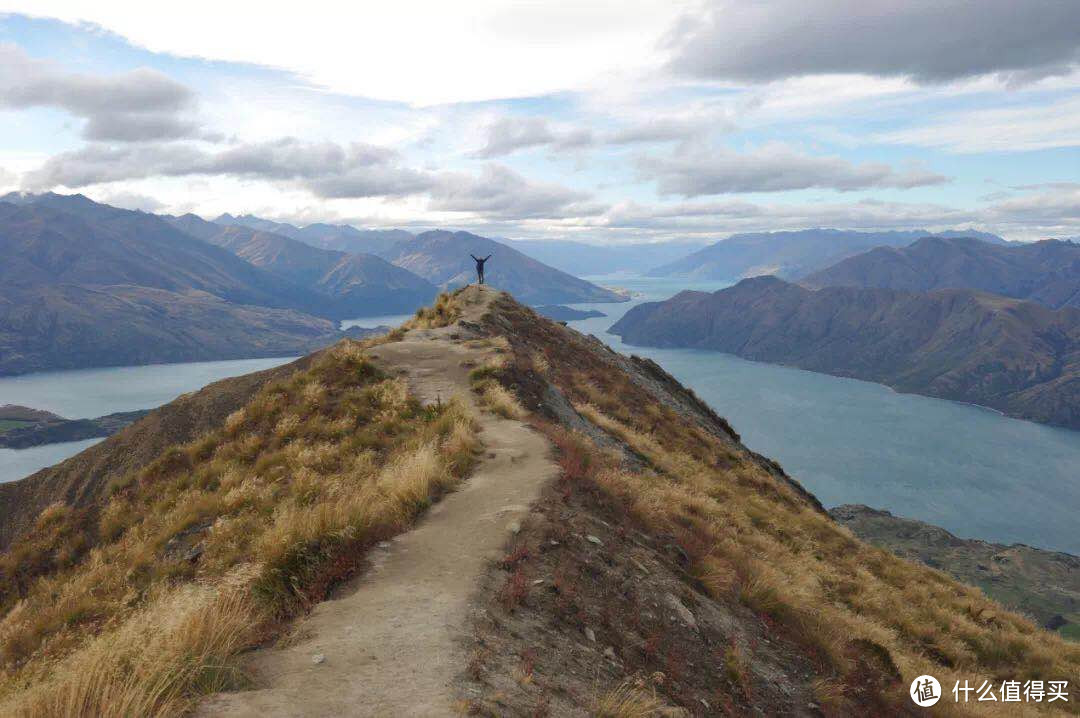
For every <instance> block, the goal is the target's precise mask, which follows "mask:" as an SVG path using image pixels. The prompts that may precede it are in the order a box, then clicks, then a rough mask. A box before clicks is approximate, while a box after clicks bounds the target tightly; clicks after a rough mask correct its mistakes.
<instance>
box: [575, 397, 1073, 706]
mask: <svg viewBox="0 0 1080 718" xmlns="http://www.w3.org/2000/svg"><path fill="white" fill-rule="evenodd" d="M577 408H578V410H579V412H580V413H581V414H582V415H583V416H586V417H588V418H589V419H590V420H592V421H594V422H596V423H597V424H598V425H600V426H602V427H604V428H605V429H607V430H609V431H611V432H612V433H613V434H615V435H616V436H618V437H620V438H621V439H622V440H623V441H625V442H626V443H627V444H628V445H629V446H630V447H631V448H632V449H633V450H634V451H635V452H636V453H638V454H639V455H641V456H643V457H645V458H646V459H647V460H648V462H649V464H650V467H651V468H650V469H649V470H646V471H643V472H638V473H634V472H629V471H626V470H624V469H622V468H620V467H618V466H617V465H614V464H613V463H610V462H609V463H607V465H606V466H603V467H602V468H598V469H597V470H596V471H595V473H593V474H592V477H591V478H592V480H594V481H595V482H596V483H598V484H599V485H600V486H602V487H603V488H604V489H605V490H606V491H607V492H608V493H610V494H611V495H613V496H616V497H619V499H620V500H621V501H622V502H623V503H624V505H626V506H627V508H628V509H629V510H630V511H632V512H633V513H634V514H635V515H637V516H638V517H639V518H640V519H641V520H642V521H644V522H645V523H646V524H647V525H649V526H650V527H651V528H652V529H654V530H655V531H658V532H664V533H669V534H671V535H674V536H675V537H676V538H677V540H678V541H679V543H680V545H681V547H682V548H683V550H684V552H685V553H686V555H687V556H688V557H689V559H690V562H691V570H692V572H693V573H694V574H695V575H697V576H699V577H701V578H702V585H703V586H704V587H705V588H706V590H708V591H709V592H710V593H711V594H712V595H714V596H715V597H716V598H717V599H719V600H738V601H740V602H742V603H743V604H745V605H746V606H748V607H750V608H751V609H753V610H754V611H755V612H757V613H759V614H760V615H762V616H764V617H767V619H768V620H769V621H770V622H771V623H772V624H773V625H775V626H777V627H778V628H779V629H780V630H782V631H783V632H784V633H785V634H786V635H787V636H788V637H789V638H791V639H792V640H794V641H795V642H796V643H798V644H799V645H801V646H803V647H804V649H805V650H806V651H807V653H808V654H809V655H810V656H811V657H813V658H814V659H815V661H816V662H817V663H818V665H819V667H820V670H821V672H822V674H823V675H824V676H825V677H826V678H824V679H823V682H822V683H821V691H820V692H821V693H822V700H823V701H825V700H826V699H827V700H828V702H829V704H830V705H831V706H833V707H834V709H835V710H836V711H837V712H839V713H844V712H846V711H849V710H852V707H851V705H850V704H849V703H848V702H847V701H848V697H849V696H853V695H855V694H857V693H859V692H860V691H863V690H865V686H864V685H863V684H864V683H865V664H866V662H867V661H868V660H876V654H877V652H879V651H880V652H881V653H882V654H883V655H885V656H886V657H887V662H888V663H892V664H895V666H896V668H897V669H898V670H899V672H900V674H901V675H902V676H903V678H904V679H905V680H907V681H910V680H911V679H913V678H914V677H915V676H917V675H920V674H922V673H930V674H932V675H934V676H936V677H937V678H938V679H939V680H941V681H942V683H943V685H944V684H946V683H947V684H948V685H952V682H953V681H955V680H964V679H965V678H966V679H968V680H973V679H974V678H977V679H978V680H979V681H982V680H984V679H985V680H991V681H997V682H998V683H1000V681H1001V680H1003V679H1005V678H1009V679H1019V680H1021V681H1023V680H1026V679H1029V678H1030V679H1042V680H1051V679H1050V678H1049V676H1054V679H1053V680H1069V681H1070V686H1073V685H1074V684H1075V682H1076V681H1077V680H1078V679H1080V646H1078V645H1076V644H1072V643H1068V642H1065V641H1062V640H1061V639H1060V638H1059V637H1058V636H1056V635H1054V634H1051V633H1049V632H1047V631H1043V630H1041V629H1039V628H1037V627H1036V626H1034V625H1033V624H1032V623H1031V622H1030V621H1029V620H1027V619H1026V618H1023V617H1021V616H1019V615H1017V614H1014V613H1010V612H1008V611H1006V610H1005V609H1003V608H1001V607H1000V606H999V605H997V604H996V603H994V602H992V601H991V600H990V599H988V598H986V597H985V596H984V595H983V594H982V593H981V592H980V591H979V590H978V589H975V588H972V587H968V586H964V585H962V584H960V583H958V582H956V581H955V580H953V579H951V578H950V577H948V576H946V575H945V574H942V573H940V572H938V571H934V570H933V569H930V568H927V567H925V566H922V565H918V564H914V563H910V562H907V561H904V560H902V559H900V558H898V557H896V556H894V555H892V554H889V553H886V552H884V551H882V550H880V549H876V548H873V547H871V546H868V545H866V544H863V543H862V542H860V541H858V540H857V539H855V538H854V537H853V536H852V535H851V534H850V533H849V532H848V531H847V530H846V529H844V528H842V527H840V526H838V525H836V524H835V523H834V522H832V521H831V519H829V518H828V517H827V516H824V515H822V514H821V513H819V512H817V511H815V510H813V509H812V508H810V507H809V506H808V505H806V504H801V503H800V502H798V501H797V500H796V497H795V496H794V492H793V491H792V490H791V489H790V488H789V487H787V486H785V485H781V484H779V483H778V482H776V481H775V480H774V479H772V478H771V477H769V476H762V475H755V473H756V472H758V471H760V470H759V469H757V468H756V467H755V466H753V465H751V464H749V463H747V464H745V465H743V466H739V467H735V468H731V469H724V470H718V469H717V468H715V466H710V465H709V464H708V463H706V462H703V461H700V460H698V459H693V458H690V457H688V456H686V455H685V454H682V453H673V452H672V451H670V450H668V449H667V448H666V447H665V445H664V442H663V441H662V440H660V439H657V438H656V437H655V436H653V435H651V434H645V433H643V432H641V431H639V430H638V429H636V428H635V427H632V426H627V425H625V424H623V423H622V422H619V421H617V420H615V419H613V418H611V417H609V416H606V415H604V414H602V413H601V412H600V411H599V410H597V409H596V408H595V407H592V406H588V405H579V406H578V407H577ZM896 699H897V700H899V697H896ZM1054 708H1057V709H1065V710H1069V711H1073V712H1075V711H1076V710H1077V708H1076V706H1075V703H1073V702H1070V704H1068V705H1057V706H1054Z"/></svg>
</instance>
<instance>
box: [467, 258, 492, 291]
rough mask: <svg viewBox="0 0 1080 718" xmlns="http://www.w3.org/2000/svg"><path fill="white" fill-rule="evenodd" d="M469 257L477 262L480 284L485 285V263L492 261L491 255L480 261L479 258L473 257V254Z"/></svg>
mask: <svg viewBox="0 0 1080 718" xmlns="http://www.w3.org/2000/svg"><path fill="white" fill-rule="evenodd" d="M469 256H470V257H472V258H473V260H474V261H475V262H476V276H477V278H478V279H479V280H480V284H483V283H484V262H486V261H488V260H489V259H491V255H490V254H489V255H488V256H486V257H484V258H483V259H480V258H479V257H477V256H475V255H472V254H470V255H469Z"/></svg>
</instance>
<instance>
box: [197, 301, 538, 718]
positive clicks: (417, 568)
mask: <svg viewBox="0 0 1080 718" xmlns="http://www.w3.org/2000/svg"><path fill="white" fill-rule="evenodd" d="M461 296H462V298H463V300H464V301H465V303H466V307H465V311H464V313H463V316H462V317H461V319H460V320H459V321H458V322H457V323H455V324H452V325H450V326H448V327H442V328H438V329H413V330H410V331H409V332H407V333H406V335H405V337H404V338H403V339H402V340H401V341H398V342H391V343H387V344H382V345H378V346H375V347H373V348H371V349H370V350H369V352H368V354H369V356H370V357H371V358H372V359H373V360H375V361H376V362H377V363H378V364H380V365H382V366H383V367H384V368H385V369H387V370H388V371H398V372H399V373H402V375H403V376H404V378H405V379H406V381H407V382H408V385H409V389H410V391H411V392H412V393H413V394H414V395H415V396H417V397H418V398H419V399H420V400H421V401H422V402H423V403H425V404H432V403H435V402H438V401H441V400H446V399H449V398H450V397H451V396H455V395H456V396H461V397H463V398H464V399H465V400H466V401H468V402H470V403H474V404H475V402H474V401H473V395H472V392H471V391H470V384H469V376H468V373H469V367H471V366H472V365H474V364H479V363H482V360H483V359H484V358H485V356H487V351H488V350H485V349H483V348H478V347H471V346H466V345H465V342H466V341H467V340H468V339H469V338H471V337H470V334H471V332H470V331H469V330H468V328H467V322H468V321H470V320H471V321H475V320H476V319H478V318H479V317H480V316H482V315H483V313H484V312H485V311H486V309H487V306H488V305H489V304H490V302H491V301H492V300H493V299H494V298H495V297H496V296H497V293H496V292H495V291H493V290H489V289H487V288H477V289H472V288H470V289H468V290H466V292H465V293H463V294H462V295H461ZM477 414H478V420H479V424H480V433H479V437H480V440H481V443H482V446H483V454H482V458H481V460H480V462H479V464H478V465H477V467H476V469H475V470H474V471H473V473H472V474H471V475H470V476H469V477H468V478H466V479H465V480H464V481H462V482H461V484H459V485H458V487H457V488H456V490H454V491H453V492H452V493H449V494H448V495H446V496H445V497H443V499H442V500H441V501H439V502H438V503H436V504H434V505H433V506H432V507H431V509H430V510H429V511H428V512H427V513H426V514H425V516H424V517H423V518H422V519H421V520H420V521H418V522H417V524H416V526H414V527H413V528H412V529H411V530H410V531H407V532H405V533H403V534H401V535H399V536H397V537H396V538H394V539H392V540H391V541H389V542H386V543H384V544H381V545H380V546H379V547H377V548H375V549H373V550H372V551H371V554H370V555H369V557H368V562H369V563H368V566H367V568H366V570H364V571H363V572H362V573H361V574H360V575H358V576H357V577H355V578H354V579H352V580H351V581H349V582H348V583H346V584H345V585H343V586H342V587H340V588H339V589H338V590H337V591H336V592H335V594H334V596H332V597H331V598H330V599H329V600H327V601H324V602H322V603H320V604H318V605H316V606H315V607H314V609H313V610H312V611H311V613H310V614H308V615H307V616H304V617H303V618H301V619H299V620H298V621H297V622H296V625H295V627H294V631H293V633H292V638H291V640H288V641H287V645H284V646H278V647H274V646H271V647H264V648H260V649H257V650H255V651H253V652H252V654H251V656H250V660H249V667H250V670H251V672H252V674H253V676H254V679H255V688H254V689H253V690H248V691H240V692H235V693H219V694H215V695H213V696H210V697H209V698H208V699H207V700H205V701H204V702H203V703H202V704H201V705H200V707H199V708H198V710H197V711H196V715H198V716H234V717H248V716H252V717H254V716H258V717H260V718H266V717H268V716H288V717H290V718H292V717H295V718H322V717H323V716H326V717H329V716H406V715H407V716H432V717H434V716H452V715H456V714H457V712H456V711H455V702H456V700H457V695H456V693H455V690H454V687H453V682H454V679H455V677H456V676H457V675H458V674H459V673H461V671H462V670H464V668H465V666H466V664H467V662H468V655H467V647H466V641H465V640H464V639H465V638H467V636H466V630H467V625H468V618H469V609H470V605H471V603H472V601H473V598H474V595H475V593H476V591H477V590H478V588H479V584H480V579H481V577H482V575H483V572H484V570H485V568H486V567H487V566H488V564H489V562H490V561H492V560H497V559H498V558H500V557H501V555H502V551H503V549H504V547H505V545H506V543H507V540H508V538H509V537H510V536H511V535H512V533H513V531H514V530H515V529H516V528H517V525H518V522H520V521H521V520H522V519H523V518H524V517H525V515H526V514H527V513H528V511H529V507H530V506H531V505H532V504H533V503H534V502H535V501H536V500H537V499H538V498H539V496H540V491H541V489H542V488H543V487H544V486H545V485H546V484H547V482H549V481H551V480H554V479H555V478H556V477H557V476H558V473H559V469H558V466H557V465H556V464H555V463H554V461H553V460H552V459H551V445H550V443H549V442H548V441H547V439H545V438H544V437H542V436H541V435H540V434H538V433H536V432H535V431H533V430H532V429H531V428H529V427H528V426H526V425H525V424H524V423H522V422H520V421H515V420H511V419H504V418H501V417H499V416H496V415H494V414H491V413H490V412H482V411H478V412H477Z"/></svg>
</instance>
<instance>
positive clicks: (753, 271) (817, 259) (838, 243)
mask: <svg viewBox="0 0 1080 718" xmlns="http://www.w3.org/2000/svg"><path fill="white" fill-rule="evenodd" d="M926 236H938V237H976V238H979V239H983V240H986V241H990V242H997V243H1004V241H1005V240H1003V239H1001V238H1000V237H998V236H997V235H993V234H988V233H986V232H979V231H976V230H963V231H947V232H936V233H934V232H926V231H924V230H905V231H892V232H855V231H849V230H839V229H804V230H799V231H794V232H755V233H749V234H734V235H732V236H730V237H728V238H727V239H722V240H720V241H719V242H716V243H714V244H710V245H709V246H708V247H705V248H704V249H701V250H699V251H697V252H694V253H692V254H690V255H687V256H686V257H683V258H682V259H679V260H677V261H674V262H671V263H669V264H665V265H662V266H659V267H656V268H654V269H652V270H651V271H649V273H648V275H649V276H651V277H684V278H688V279H739V278H743V277H753V276H757V275H760V274H775V275H776V276H778V277H783V278H786V279H794V278H798V277H802V276H804V275H806V274H809V273H811V272H813V271H816V270H818V269H823V268H825V267H828V266H830V265H832V264H835V263H836V262H838V261H840V260H842V259H844V258H846V257H850V256H853V255H856V254H859V253H861V252H864V251H866V250H868V249H871V248H874V247H880V246H893V247H899V246H905V245H908V244H910V243H911V242H913V241H915V240H916V239H919V238H921V237H926Z"/></svg>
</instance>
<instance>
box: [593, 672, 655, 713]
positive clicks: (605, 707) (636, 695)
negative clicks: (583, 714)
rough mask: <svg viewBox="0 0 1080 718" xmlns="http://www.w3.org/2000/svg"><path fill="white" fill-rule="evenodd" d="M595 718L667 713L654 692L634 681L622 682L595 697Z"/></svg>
mask: <svg viewBox="0 0 1080 718" xmlns="http://www.w3.org/2000/svg"><path fill="white" fill-rule="evenodd" d="M592 714H593V715H594V716H596V718H659V717H660V716H664V715H668V713H667V712H665V711H664V704H663V702H661V701H660V700H659V699H658V698H657V697H656V695H655V694H654V693H652V692H650V691H647V690H645V689H644V688H642V687H641V686H639V685H637V684H636V683H634V682H630V681H628V682H626V683H622V684H620V685H619V686H617V687H615V688H613V689H612V690H610V691H608V692H607V693H605V694H604V695H602V696H600V697H599V698H597V699H596V701H595V702H594V704H593V710H592Z"/></svg>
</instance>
